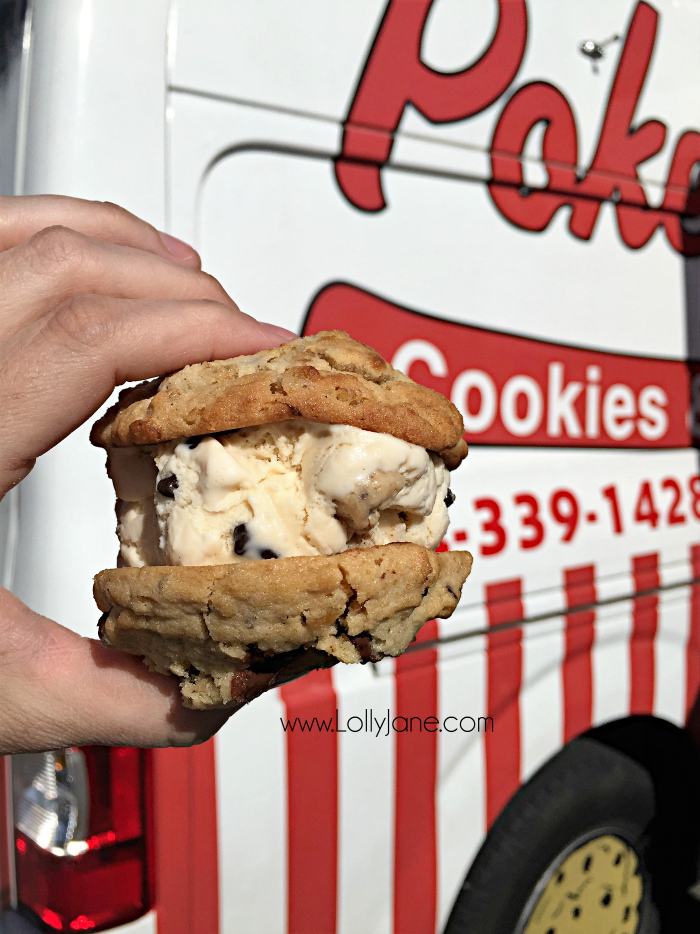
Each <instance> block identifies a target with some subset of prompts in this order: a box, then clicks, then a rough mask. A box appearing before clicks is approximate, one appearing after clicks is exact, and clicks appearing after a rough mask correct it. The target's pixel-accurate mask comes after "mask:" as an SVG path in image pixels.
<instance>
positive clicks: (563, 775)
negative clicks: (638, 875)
mask: <svg viewBox="0 0 700 934" xmlns="http://www.w3.org/2000/svg"><path fill="white" fill-rule="evenodd" d="M635 719H638V720H639V721H640V722H641V721H653V719H654V718H646V717H645V718H635ZM658 722H659V721H655V723H658ZM647 725H648V724H647ZM667 727H668V728H669V730H673V731H675V734H680V735H681V736H682V734H681V731H679V730H677V728H675V727H671V725H670V724H663V725H662V727H661V733H662V734H663V737H665V736H666V733H667V730H666V728H667ZM650 730H651V733H652V734H653V735H654V736H655V735H656V732H657V729H656V726H654V725H652V726H651V728H650ZM675 734H674V737H673V739H674V741H675V742H676V743H677V742H678V741H677V739H676V737H675ZM621 735H622V734H621ZM645 735H646V734H645ZM669 735H670V734H669ZM602 739H605V737H602ZM614 739H615V737H614V736H613V741H612V745H613V746H615V745H619V744H617V743H615V742H614ZM669 743H670V739H669ZM622 745H623V746H624V743H622ZM661 745H662V746H663V745H664V743H663V742H662V743H661ZM667 745H668V744H667ZM657 751H658V750H657ZM688 755H689V756H690V757H691V759H693V756H694V755H695V753H694V752H692V753H688ZM638 758H639V757H634V758H633V757H632V756H630V755H628V754H627V753H626V752H622V751H620V749H619V748H611V744H609V743H608V742H605V741H601V739H599V738H596V737H595V735H594V734H591V735H588V736H586V737H581V738H578V739H575V740H573V741H572V742H571V743H569V744H568V745H567V746H565V747H564V749H562V750H561V751H560V752H559V753H558V754H557V755H556V756H554V757H553V758H552V759H551V760H550V761H549V762H547V763H546V764H545V765H544V766H543V767H542V768H541V769H540V770H539V772H537V773H536V774H535V775H534V776H533V777H532V778H531V779H530V781H528V782H527V784H525V785H524V786H523V787H522V788H521V789H520V790H519V791H518V793H517V794H516V795H515V796H514V797H513V798H512V799H511V801H510V802H509V803H508V804H507V805H506V807H505V808H504V810H503V811H502V813H501V814H500V815H499V817H498V819H497V820H496V822H495V823H494V826H493V827H492V829H491V832H490V833H489V835H488V837H487V838H486V840H485V842H484V844H483V846H482V847H481V850H480V851H479V853H478V854H477V857H476V859H475V860H474V863H473V864H472V867H471V869H470V871H469V874H468V875H467V878H466V880H465V882H464V885H463V887H462V889H461V891H460V893H459V895H458V897H457V899H456V901H455V904H454V907H453V909H452V912H451V914H450V917H449V920H448V922H447V926H446V928H445V934H513V932H514V931H515V930H516V926H517V925H518V922H519V920H520V919H521V916H522V912H523V910H524V908H525V906H526V905H527V903H528V900H529V899H530V898H531V896H532V893H533V892H534V891H535V888H536V886H537V884H538V882H540V880H541V879H542V877H543V875H544V874H545V872H546V871H547V869H548V867H550V866H551V865H552V863H553V861H554V860H555V859H556V858H557V857H558V856H559V854H561V853H563V852H564V851H566V850H567V849H568V848H569V847H570V846H571V844H572V842H573V841H575V840H578V839H581V838H584V837H586V836H587V835H590V836H595V835H596V831H597V830H601V832H611V831H614V830H615V829H616V830H618V831H619V833H620V835H621V836H623V837H624V838H625V839H626V840H627V841H628V842H629V843H630V844H631V845H632V846H634V848H635V850H636V851H637V853H638V855H639V856H640V866H641V869H642V874H643V876H644V878H645V884H644V897H643V899H642V903H641V905H640V916H641V918H640V926H639V928H638V934H657V932H661V934H665V932H666V931H673V934H685V932H686V931H688V932H690V931H694V932H697V931H700V921H699V920H698V919H699V917H700V906H698V905H697V903H696V902H695V901H694V900H693V899H691V898H690V897H689V896H687V894H686V890H687V887H688V885H690V884H691V883H692V881H693V876H694V872H695V866H694V865H688V863H689V860H691V862H692V859H691V856H692V854H695V855H696V849H693V846H694V844H689V845H688V846H685V845H684V844H683V843H682V844H681V846H680V847H678V846H676V847H675V848H673V847H671V849H673V852H671V851H669V852H664V851H663V850H665V849H667V844H669V842H672V839H673V833H670V834H669V832H668V828H663V829H662V832H661V834H659V828H658V826H656V825H658V820H656V824H655V818H656V817H657V811H658V785H659V782H658V776H655V775H653V774H652V772H651V771H650V769H649V768H647V767H646V764H645V763H640V762H639V761H637V759H638ZM642 758H643V757H642ZM671 758H673V757H671ZM693 761H694V759H693ZM667 764H668V756H667ZM672 764H673V763H672ZM691 787H692V785H691ZM695 787H696V789H697V791H696V797H697V794H698V792H700V785H696V786H695ZM680 810H681V811H682V808H680ZM695 816H696V815H695V813H694V812H693V814H686V816H685V819H686V822H690V823H692V822H693V821H694V820H695ZM686 829H688V828H686ZM680 835H681V836H682V835H683V834H682V833H681V834H680ZM694 835H695V827H694V826H693V827H692V832H691V833H689V837H690V836H694ZM660 848H661V849H660ZM677 857H678V859H679V860H681V861H682V865H681V864H680V862H679V865H678V866H676V865H675V861H676V858H677ZM650 866H652V867H661V866H663V867H665V868H664V869H663V870H662V875H663V877H664V878H663V879H662V880H661V882H660V883H659V884H657V883H655V881H654V879H653V874H651V873H650V871H649V867H650ZM669 886H670V888H669ZM671 925H672V926H671ZM580 934H599V932H597V931H588V930H584V929H582V930H581V932H580Z"/></svg>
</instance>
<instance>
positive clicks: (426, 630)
mask: <svg viewBox="0 0 700 934" xmlns="http://www.w3.org/2000/svg"><path fill="white" fill-rule="evenodd" d="M437 636H438V624H437V621H436V620H431V621H430V622H428V623H426V624H425V625H424V626H423V628H422V629H421V630H420V632H419V633H418V637H417V639H416V641H417V642H427V641H430V640H433V639H437ZM436 663H437V650H436V649H423V650H421V651H420V652H409V653H408V655H402V656H401V657H400V658H397V659H396V679H395V683H396V713H395V719H394V725H395V728H396V729H397V730H399V731H400V732H397V733H396V812H395V828H396V829H395V838H394V932H395V934H432V932H434V931H435V922H436V911H437V853H436V842H435V841H436V836H435V830H436V828H435V782H436V778H437V732H435V733H433V732H430V731H427V730H425V729H423V723H424V722H425V720H424V718H425V717H437V709H438V681H437V679H438V675H437V664H436ZM401 717H403V718H405V720H401V719H399V718H401ZM413 717H420V718H421V719H422V721H423V723H421V724H419V723H418V722H417V721H416V720H412V719H411V718H413ZM432 726H436V724H432Z"/></svg>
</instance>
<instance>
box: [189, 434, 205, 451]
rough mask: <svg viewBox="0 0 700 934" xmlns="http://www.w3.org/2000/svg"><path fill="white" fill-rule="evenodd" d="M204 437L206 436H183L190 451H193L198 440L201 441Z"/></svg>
mask: <svg viewBox="0 0 700 934" xmlns="http://www.w3.org/2000/svg"><path fill="white" fill-rule="evenodd" d="M206 437H207V436H206V435H195V436H194V437H192V438H185V444H186V445H187V447H188V448H189V449H190V451H193V450H194V449H195V448H196V447H197V445H198V444H199V442H200V441H203V440H204V439H205V438H206Z"/></svg>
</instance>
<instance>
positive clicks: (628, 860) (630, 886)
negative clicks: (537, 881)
mask: <svg viewBox="0 0 700 934" xmlns="http://www.w3.org/2000/svg"><path fill="white" fill-rule="evenodd" d="M642 892H643V883H642V878H641V876H640V874H639V861H638V859H637V854H636V853H635V852H634V850H633V849H632V847H631V846H629V845H628V844H627V843H625V842H624V840H621V839H620V837H615V836H612V834H606V835H605V836H601V837H595V838H594V839H593V840H589V841H588V842H587V843H584V844H583V846H580V847H579V848H578V849H577V850H574V852H573V853H570V854H569V855H568V856H567V857H566V859H564V860H563V861H562V862H561V863H560V864H559V865H558V866H556V867H555V868H554V870H553V871H552V874H551V876H550V878H549V881H548V882H547V884H546V886H545V887H544V890H543V892H542V894H541V895H540V897H539V898H538V899H537V904H536V905H535V907H534V910H533V912H532V914H531V915H530V917H529V919H528V922H527V926H526V927H525V929H524V930H523V934H636V931H637V929H638V927H639V905H640V902H641V901H642Z"/></svg>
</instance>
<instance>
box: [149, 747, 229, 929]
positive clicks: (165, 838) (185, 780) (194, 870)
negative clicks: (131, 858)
mask: <svg viewBox="0 0 700 934" xmlns="http://www.w3.org/2000/svg"><path fill="white" fill-rule="evenodd" d="M152 756H153V759H152V770H153V818H154V826H153V838H154V839H153V857H154V863H155V888H156V891H155V899H156V909H157V919H158V934H204V932H206V934H218V931H219V871H218V858H217V836H216V763H215V752H214V740H213V739H212V740H209V742H207V743H203V744H202V745H201V746H193V747H192V748H191V749H154V750H153V751H152Z"/></svg>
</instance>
